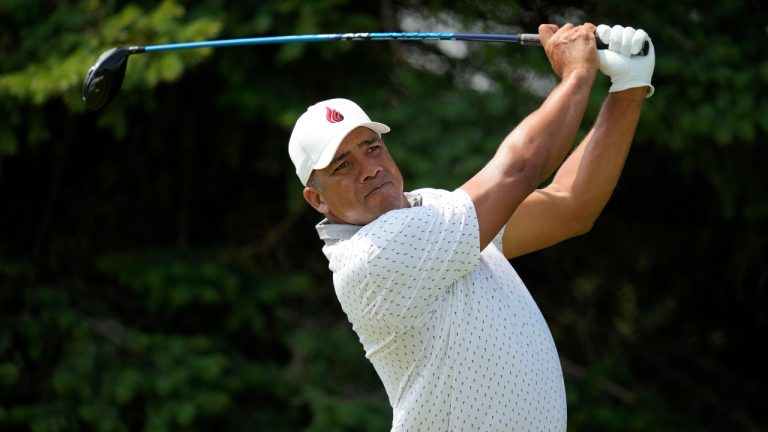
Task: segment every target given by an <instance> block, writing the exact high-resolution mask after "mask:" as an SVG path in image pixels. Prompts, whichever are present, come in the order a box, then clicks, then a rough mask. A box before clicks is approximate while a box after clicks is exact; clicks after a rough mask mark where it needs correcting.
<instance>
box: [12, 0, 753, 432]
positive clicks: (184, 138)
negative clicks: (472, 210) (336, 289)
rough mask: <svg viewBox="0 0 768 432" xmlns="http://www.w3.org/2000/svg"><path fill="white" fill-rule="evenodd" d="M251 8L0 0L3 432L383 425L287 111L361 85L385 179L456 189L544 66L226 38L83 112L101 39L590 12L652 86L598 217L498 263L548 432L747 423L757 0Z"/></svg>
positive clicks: (496, 58)
mask: <svg viewBox="0 0 768 432" xmlns="http://www.w3.org/2000/svg"><path fill="white" fill-rule="evenodd" d="M249 3H253V4H237V5H233V4H225V3H224V2H219V1H213V0H208V1H191V2H185V3H184V4H182V3H181V2H175V1H165V2H160V3H155V2H147V1H140V2H135V3H130V4H123V3H120V2H116V1H90V0H80V1H70V2H54V1H23V2H22V1H10V0H6V1H0V28H1V29H2V31H0V59H1V60H2V61H0V429H2V430H33V431H71V430H99V431H120V430H124V431H127V430H148V431H175V430H233V431H234V430H303V431H337V430H338V431H341V430H349V431H359V430H370V431H385V430H388V429H389V425H390V421H391V410H390V407H389V405H388V402H387V399H386V395H385V394H384V392H383V388H382V386H381V384H380V383H379V381H378V378H377V377H376V375H375V373H374V371H373V369H372V368H371V366H370V365H369V363H368V362H367V361H366V360H365V359H364V357H363V351H362V348H361V346H360V345H359V342H358V341H357V339H356V337H355V335H354V333H353V332H352V330H351V328H350V325H349V323H348V322H347V321H346V317H345V316H344V315H343V313H342V311H341V309H340V307H339V305H338V303H337V301H336V299H335V296H334V293H333V288H332V284H331V280H330V274H329V272H328V270H327V262H326V260H325V258H324V257H323V256H322V253H321V251H320V247H321V243H320V241H319V240H318V239H317V235H316V232H315V230H314V224H315V223H316V222H317V221H318V220H319V215H318V214H316V213H314V211H313V210H312V209H311V208H309V206H307V205H306V204H305V203H304V201H303V199H302V198H301V189H300V184H299V182H298V181H297V179H296V177H295V175H294V173H293V166H292V165H291V163H290V160H289V159H288V155H287V142H288V137H289V135H290V130H291V128H292V126H293V122H294V121H295V119H296V118H297V117H298V115H300V114H301V113H302V112H303V111H304V110H305V109H306V107H307V106H309V105H311V104H312V103H314V102H316V101H318V100H321V99H325V98H329V97H339V96H341V97H347V98H350V99H353V100H356V101H357V102H359V103H360V104H361V105H362V106H363V107H364V108H366V110H367V111H369V114H371V116H372V117H373V118H374V119H376V120H379V121H383V122H385V123H387V124H389V125H390V126H392V129H393V131H392V132H391V133H390V134H388V135H387V137H386V140H387V143H388V145H389V147H390V148H391V151H392V152H393V153H394V155H395V157H396V159H397V161H398V163H399V164H400V167H401V169H402V171H403V173H404V175H405V178H406V188H408V189H414V188H418V187H423V186H432V187H440V188H447V189H450V188H454V187H457V186H458V185H460V184H462V183H463V182H464V181H465V180H466V179H467V178H469V176H470V175H471V174H472V173H474V172H476V171H477V170H478V169H479V168H480V167H481V166H482V165H483V164H484V162H485V161H487V160H488V159H489V158H490V157H491V155H492V154H493V152H494V149H495V148H496V146H497V145H498V143H499V142H500V140H501V139H502V138H503V137H504V136H505V135H506V133H507V132H508V131H509V130H511V129H512V128H513V127H514V126H515V125H516V124H517V122H519V121H520V120H521V119H522V118H523V117H524V116H525V115H526V114H528V113H529V112H530V111H531V110H533V109H535V108H536V107H537V106H538V104H540V103H541V101H542V100H543V97H544V95H545V94H546V92H547V91H548V89H550V88H551V86H552V85H554V82H555V81H554V77H553V75H552V73H551V72H550V70H549V68H548V64H547V60H546V57H545V56H544V54H543V52H542V51H541V50H540V49H537V48H524V47H517V46H512V45H505V44H493V43H476V44H471V45H466V44H461V43H457V42H446V43H441V44H436V43H423V42H329V43H318V44H291V45H282V46H258V47H255V46H254V47H240V48H220V49H217V50H215V51H213V50H192V51H181V52H173V53H157V54H144V55H136V56H132V57H131V58H130V62H129V67H128V71H127V75H126V80H125V83H124V85H123V88H122V90H121V92H120V93H119V95H118V96H117V98H116V99H115V100H114V101H113V103H112V104H111V105H110V106H109V107H107V108H106V109H105V110H103V111H101V112H97V113H94V112H88V111H86V109H85V107H84V104H83V103H82V101H81V99H80V92H81V85H82V80H83V77H84V76H85V72H86V71H87V69H88V68H89V67H90V65H91V64H92V63H93V62H94V61H95V60H96V58H97V57H98V55H99V54H100V53H101V52H103V51H105V50H106V49H108V48H110V47H113V46H120V45H136V44H157V43H167V42H183V41H193V40H207V39H218V38H235V37H252V36H260V35H288V34H311V33H343V32H361V31H456V32H460V31H466V32H500V33H503V32H510V33H516V32H520V31H526V32H536V29H537V26H538V24H539V23H544V22H554V23H558V24H562V23H564V22H566V21H571V22H576V23H581V22H584V21H591V22H594V23H607V24H623V25H632V26H635V27H639V28H644V29H646V30H647V31H648V32H649V34H650V35H651V36H652V38H653V41H654V45H655V47H656V52H657V59H656V70H655V74H654V79H653V82H654V84H655V86H656V89H657V91H656V94H655V95H654V96H653V97H652V98H650V99H649V100H648V101H647V103H646V107H645V110H644V113H643V117H642V119H641V123H640V126H639V129H638V133H637V136H636V140H635V143H634V145H633V149H632V152H631V154H630V157H629V160H628V162H627V166H626V168H625V171H624V174H623V176H622V179H621V181H620V183H619V186H618V188H617V190H616V192H615V194H614V197H613V198H612V200H611V202H610V203H609V204H608V206H607V207H606V209H605V211H604V212H603V215H602V216H601V218H600V219H599V220H598V222H597V223H596V224H595V226H594V228H593V229H592V231H591V232H590V233H588V234H586V235H584V236H582V237H579V238H576V239H573V240H569V241H567V242H564V243H563V244H561V245H558V246H555V247H553V248H550V249H547V250H544V251H541V252H537V253H534V254H530V255H528V256H525V257H522V258H519V259H516V260H514V261H513V262H512V264H513V265H514V266H515V268H516V269H517V270H518V272H519V273H520V274H521V276H522V277H523V279H524V280H525V281H526V284H527V285H528V287H529V289H530V291H531V292H532V294H533V296H534V298H535V299H536V300H537V302H538V304H539V306H540V308H541V309H542V311H543V313H544V315H545V317H546V318H547V321H548V322H549V325H550V327H551V329H552V332H553V335H554V337H555V340H556V343H557V346H558V349H559V352H560V356H561V361H562V364H563V369H564V372H565V378H566V390H567V396H568V405H569V430H572V431H726V430H727V431H761V430H768V419H767V418H766V413H765V407H766V402H767V401H766V396H765V390H764V389H765V386H766V383H767V382H768V380H767V379H766V378H768V376H767V375H768V374H767V373H766V371H765V366H764V361H763V357H762V351H763V350H764V345H765V341H766V328H767V327H768V319H767V318H766V317H767V316H768V315H766V313H765V312H764V310H765V307H766V303H768V302H767V301H766V295H767V294H766V289H767V288H768V269H767V268H766V264H768V259H767V257H768V251H767V250H766V233H768V193H766V181H765V180H764V178H763V174H764V171H765V168H766V163H765V162H764V161H765V158H766V154H767V153H768V151H767V150H766V132H768V104H767V103H766V96H767V95H768V91H767V90H768V57H767V56H766V54H767V53H768V51H766V48H765V47H766V46H768V44H767V43H766V42H768V19H767V18H766V17H768V10H767V8H766V6H765V5H764V3H763V2H757V1H749V2H747V1H744V2H719V3H718V2H716V3H714V4H713V3H712V2H709V1H685V2H669V1H663V2H662V1H655V0H654V1H650V2H644V3H642V4H639V3H637V2H630V1H624V0H622V1H615V2H603V1H588V2H579V3H566V2H549V1H529V2H519V3H512V2H491V1H474V2H466V1H460V2H444V1H392V0H382V1H380V2H352V1H347V0H320V1H313V2H301V1H286V0H283V1H277V0H274V1H272V0H269V1H261V2H249ZM457 48H459V49H460V50H461V49H464V51H460V52H457ZM608 86H609V82H608V79H607V78H606V77H602V76H601V77H600V78H599V79H598V82H597V84H596V86H595V90H594V92H593V95H592V100H591V104H590V108H589V112H588V114H587V121H586V122H585V125H584V127H583V128H582V133H585V132H586V130H587V129H588V126H589V123H590V122H591V121H592V120H594V117H595V114H596V113H597V110H598V109H599V105H600V103H601V101H602V99H603V98H604V96H605V94H606V92H607V88H608Z"/></svg>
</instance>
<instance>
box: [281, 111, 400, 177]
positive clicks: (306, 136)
mask: <svg viewBox="0 0 768 432" xmlns="http://www.w3.org/2000/svg"><path fill="white" fill-rule="evenodd" d="M360 126H365V127H367V128H368V129H370V130H372V131H374V132H376V133H378V134H379V135H381V134H383V133H387V132H389V126H387V125H385V124H383V123H377V122H373V121H371V119H370V118H369V117H368V115H367V114H366V113H365V111H363V109H362V108H360V107H359V106H358V105H357V104H356V103H354V102H352V101H351V100H348V99H328V100H325V101H322V102H318V103H316V104H314V105H312V106H311V107H309V108H307V111H306V112H305V113H304V114H302V115H301V117H299V119H298V120H296V125H295V126H294V127H293V132H292V133H291V140H290V141H289V143H288V154H290V156H291V161H293V165H295V166H296V175H297V176H299V180H301V184H303V185H304V186H306V185H307V180H309V176H310V175H311V174H312V171H313V170H316V169H323V168H325V167H327V166H328V164H330V163H331V161H332V160H333V156H334V155H335V154H336V150H337V149H338V148H339V145H340V144H341V142H342V141H343V140H344V138H345V137H346V136H347V134H349V133H350V132H352V130H354V129H355V128H358V127H360Z"/></svg>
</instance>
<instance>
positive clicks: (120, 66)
mask: <svg viewBox="0 0 768 432" xmlns="http://www.w3.org/2000/svg"><path fill="white" fill-rule="evenodd" d="M345 40H352V41H368V40H410V41H416V40H456V41H476V42H511V43H517V44H520V45H541V42H540V41H539V35H538V34H532V33H523V34H482V33H331V34H315V35H292V36H267V37H256V38H245V39H222V40H213V41H202V42H185V43H173V44H164V45H147V46H130V47H117V48H111V49H109V50H107V51H105V52H104V53H103V54H101V55H100V56H99V58H98V59H97V60H96V63H94V64H93V66H91V68H90V69H88V73H87V74H86V76H85V81H84V82H83V101H85V104H86V105H87V106H88V108H90V109H92V110H98V109H101V108H103V107H104V106H106V105H107V104H108V103H109V102H110V101H111V100H112V99H113V98H114V97H115V95H116V94H117V92H118V91H119V90H120V85H121V84H122V83H123V78H124V77H125V69H126V66H127V64H128V56H129V55H131V54H140V53H145V52H159V51H174V50H183V49H192V48H217V47H230V46H242V45H266V44H284V43H298V42H326V41H345ZM597 43H598V48H599V49H604V48H607V47H606V46H605V45H604V44H603V43H602V42H600V40H599V39H598V42H597ZM647 52H648V43H647V42H646V44H645V45H644V46H643V49H642V51H641V52H640V55H646V54H647Z"/></svg>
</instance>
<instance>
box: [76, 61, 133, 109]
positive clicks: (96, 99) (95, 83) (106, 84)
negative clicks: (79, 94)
mask: <svg viewBox="0 0 768 432" xmlns="http://www.w3.org/2000/svg"><path fill="white" fill-rule="evenodd" d="M131 53H132V51H131V50H130V49H128V48H123V47H118V48H112V49H109V50H107V51H105V52H104V53H103V54H102V55H100V56H99V58H98V60H96V63H94V64H93V66H91V68H90V69H88V74H86V76H85V81H84V82H83V101H85V104H86V105H87V106H88V108H90V109H92V110H98V109H101V108H102V107H104V106H105V105H107V104H108V103H109V102H110V101H111V100H112V99H113V98H114V97H115V95H116V94H117V92H118V91H119V90H120V85H121V84H122V83H123V78H124V77H125V69H126V66H127V65H128V56H129V55H131Z"/></svg>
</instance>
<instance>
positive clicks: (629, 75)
mask: <svg viewBox="0 0 768 432" xmlns="http://www.w3.org/2000/svg"><path fill="white" fill-rule="evenodd" d="M595 33H596V35H597V37H598V38H600V40H601V41H602V42H603V43H604V44H606V45H608V49H602V50H597V54H598V56H599V57H600V71H602V72H603V73H604V74H606V75H608V76H609V77H611V88H610V89H609V90H608V91H609V92H611V93H613V92H617V91H621V90H626V89H630V88H634V87H644V86H647V87H648V93H647V94H646V95H645V97H647V98H648V97H651V95H652V94H653V92H654V91H656V89H655V88H654V87H653V85H651V77H652V76H653V68H654V66H655V64H656V53H655V51H654V49H653V42H651V38H650V36H648V33H646V32H645V30H642V29H637V30H635V29H633V28H632V27H622V26H618V25H617V26H613V27H609V26H607V25H605V24H601V25H599V26H597V31H596V32H595ZM646 40H647V41H648V45H649V46H648V54H647V55H645V56H641V55H634V54H637V53H639V52H640V50H641V49H642V48H643V44H644V43H645V41H646Z"/></svg>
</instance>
